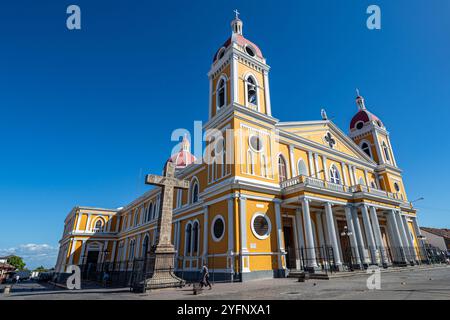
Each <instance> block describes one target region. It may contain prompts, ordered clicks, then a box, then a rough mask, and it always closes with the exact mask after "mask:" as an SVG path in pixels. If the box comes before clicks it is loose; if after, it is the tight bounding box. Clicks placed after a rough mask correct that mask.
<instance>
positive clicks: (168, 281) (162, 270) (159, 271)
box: [145, 246, 186, 290]
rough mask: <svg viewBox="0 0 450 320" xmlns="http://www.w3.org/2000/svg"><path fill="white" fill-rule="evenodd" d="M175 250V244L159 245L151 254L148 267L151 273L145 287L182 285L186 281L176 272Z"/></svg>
mask: <svg viewBox="0 0 450 320" xmlns="http://www.w3.org/2000/svg"><path fill="white" fill-rule="evenodd" d="M174 259H175V250H174V248H173V246H157V247H156V248H155V250H152V252H151V254H150V264H149V266H148V267H147V270H148V271H149V272H148V273H149V274H151V277H150V278H149V279H146V280H145V289H147V290H151V289H159V288H171V287H182V286H184V285H185V283H186V282H185V281H184V280H183V279H181V278H178V277H177V276H176V275H175V273H174Z"/></svg>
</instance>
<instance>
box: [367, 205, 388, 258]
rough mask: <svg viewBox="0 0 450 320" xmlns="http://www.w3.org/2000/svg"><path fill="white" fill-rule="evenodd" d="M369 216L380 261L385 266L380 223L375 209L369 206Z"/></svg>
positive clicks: (384, 249) (384, 250) (384, 251)
mask: <svg viewBox="0 0 450 320" xmlns="http://www.w3.org/2000/svg"><path fill="white" fill-rule="evenodd" d="M370 218H371V220H372V226H373V233H374V235H375V243H376V245H377V248H378V250H379V252H380V258H381V263H382V264H383V266H386V265H387V263H388V259H387V255H386V248H385V247H384V244H383V238H382V236H381V230H380V224H379V222H378V216H377V209H375V207H370Z"/></svg>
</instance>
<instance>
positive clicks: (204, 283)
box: [200, 264, 212, 290]
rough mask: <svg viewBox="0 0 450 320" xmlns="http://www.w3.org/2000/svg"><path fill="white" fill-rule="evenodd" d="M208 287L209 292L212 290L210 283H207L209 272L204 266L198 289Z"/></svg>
mask: <svg viewBox="0 0 450 320" xmlns="http://www.w3.org/2000/svg"><path fill="white" fill-rule="evenodd" d="M203 286H205V287H209V290H211V289H212V286H211V283H210V282H209V270H208V267H207V266H206V264H204V265H203V267H202V280H201V281H200V288H203Z"/></svg>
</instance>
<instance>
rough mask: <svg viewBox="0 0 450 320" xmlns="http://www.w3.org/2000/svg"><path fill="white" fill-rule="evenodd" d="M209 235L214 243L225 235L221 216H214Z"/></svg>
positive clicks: (223, 221)
mask: <svg viewBox="0 0 450 320" xmlns="http://www.w3.org/2000/svg"><path fill="white" fill-rule="evenodd" d="M211 233H212V237H213V239H214V241H220V240H222V238H223V235H224V234H225V220H224V219H223V217H222V216H216V217H215V218H214V220H213V222H212V224H211Z"/></svg>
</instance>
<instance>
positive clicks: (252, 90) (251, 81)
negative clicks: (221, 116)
mask: <svg viewBox="0 0 450 320" xmlns="http://www.w3.org/2000/svg"><path fill="white" fill-rule="evenodd" d="M246 90H247V102H248V103H249V104H250V105H253V106H254V107H256V108H258V91H257V84H256V80H255V78H253V77H252V76H248V78H247V81H246Z"/></svg>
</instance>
